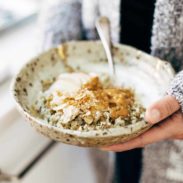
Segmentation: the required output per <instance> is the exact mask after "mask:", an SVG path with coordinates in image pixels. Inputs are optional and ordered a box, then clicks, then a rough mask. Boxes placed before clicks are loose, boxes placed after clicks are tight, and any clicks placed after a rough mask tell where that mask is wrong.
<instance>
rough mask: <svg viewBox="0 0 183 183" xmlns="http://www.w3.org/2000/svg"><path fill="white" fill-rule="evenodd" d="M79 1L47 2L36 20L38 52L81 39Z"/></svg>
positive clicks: (57, 0) (53, 0) (61, 0)
mask: <svg viewBox="0 0 183 183" xmlns="http://www.w3.org/2000/svg"><path fill="white" fill-rule="evenodd" d="M81 33H82V30H81V2H80V0H47V1H46V2H45V1H44V4H43V6H42V8H41V11H40V15H39V19H38V40H39V42H38V46H39V51H43V50H47V49H49V48H51V47H55V46H57V45H58V44H60V43H62V42H64V41H68V40H77V39H80V38H81Z"/></svg>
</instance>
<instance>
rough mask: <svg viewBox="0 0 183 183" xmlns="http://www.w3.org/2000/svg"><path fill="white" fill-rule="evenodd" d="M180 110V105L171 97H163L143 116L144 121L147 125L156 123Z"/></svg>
mask: <svg viewBox="0 0 183 183" xmlns="http://www.w3.org/2000/svg"><path fill="white" fill-rule="evenodd" d="M179 109H180V105H179V103H178V102H177V100H176V99H175V98H174V97H173V96H169V95H167V96H165V97H164V98H162V99H161V100H159V101H157V102H156V103H154V104H153V105H151V106H150V107H149V108H148V109H147V111H146V114H145V120H146V121H148V122H149V123H152V124H154V123H158V122H160V121H162V120H163V119H165V118H167V117H168V116H170V115H171V114H173V113H175V112H176V111H178V110H179Z"/></svg>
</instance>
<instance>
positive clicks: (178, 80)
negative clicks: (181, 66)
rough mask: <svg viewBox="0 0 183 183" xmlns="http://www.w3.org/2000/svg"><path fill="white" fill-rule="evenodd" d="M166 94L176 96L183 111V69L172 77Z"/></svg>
mask: <svg viewBox="0 0 183 183" xmlns="http://www.w3.org/2000/svg"><path fill="white" fill-rule="evenodd" d="M167 94H168V95H171V96H174V97H175V98H176V100H177V101H178V102H179V104H180V106H181V109H182V112H183V71H181V72H180V73H178V74H177V75H176V77H175V78H174V79H173V81H172V82H171V84H170V87H169V89H168V91H167Z"/></svg>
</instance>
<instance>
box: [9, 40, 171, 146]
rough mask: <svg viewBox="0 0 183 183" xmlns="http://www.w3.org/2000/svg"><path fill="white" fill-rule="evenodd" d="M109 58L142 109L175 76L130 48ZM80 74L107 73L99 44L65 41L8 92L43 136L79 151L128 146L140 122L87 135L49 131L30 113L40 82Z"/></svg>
mask: <svg viewBox="0 0 183 183" xmlns="http://www.w3.org/2000/svg"><path fill="white" fill-rule="evenodd" d="M113 55H114V60H115V67H116V78H117V79H116V82H118V84H119V85H121V86H126V87H131V88H133V89H134V90H135V92H136V94H137V96H138V98H139V100H140V101H141V103H142V104H143V105H144V106H145V107H147V106H148V105H149V104H151V103H152V102H154V101H156V100H157V99H159V98H160V97H161V96H162V95H164V93H165V91H166V89H167V86H168V84H169V82H170V80H171V79H172V78H173V76H174V72H173V69H172V68H171V66H170V65H169V64H168V63H167V62H165V61H161V60H160V59H158V58H154V57H152V56H150V55H148V54H146V53H143V52H141V51H139V50H137V49H135V48H132V47H129V46H126V45H120V44H115V45H114V48H113ZM71 71H84V72H95V73H98V74H99V75H100V74H101V73H108V65H107V60H106V56H105V53H104V50H103V47H102V45H101V43H100V42H95V41H86V42H84V41H79V42H74V41H73V42H67V43H64V44H62V45H61V46H59V47H58V48H53V49H51V50H49V51H47V52H45V53H43V54H41V55H39V56H38V57H36V58H34V59H32V60H31V61H29V62H28V63H27V64H26V65H25V66H23V67H22V69H21V70H20V72H19V73H18V74H17V75H16V77H15V78H14V81H13V87H12V90H13V91H12V92H13V96H14V99H15V101H16V104H17V106H18V109H19V110H20V112H21V113H22V114H23V115H24V116H25V118H26V119H27V121H28V122H30V123H31V125H32V126H33V127H34V128H36V130H37V131H38V132H40V133H41V134H44V135H46V136H47V137H49V138H51V139H54V140H57V141H60V142H64V143H68V144H72V145H78V146H86V147H98V146H105V145H112V144H116V143H121V142H124V141H127V140H129V139H131V138H134V137H135V136H137V135H139V134H141V133H142V132H144V131H145V130H147V129H148V128H149V127H150V125H148V124H147V123H146V122H145V121H143V122H137V123H135V124H133V125H128V126H125V127H120V128H113V129H108V130H97V131H95V130H93V131H88V132H81V131H74V130H68V129H61V128H58V127H54V126H51V125H49V124H47V123H46V122H44V120H42V119H40V118H39V117H38V116H36V115H35V114H34V113H32V112H31V106H32V104H33V103H34V102H35V100H36V99H37V96H38V93H39V91H42V90H43V86H42V83H43V81H45V80H51V79H52V78H55V77H57V76H58V75H59V74H60V73H62V72H71Z"/></svg>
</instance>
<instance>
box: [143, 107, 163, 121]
mask: <svg viewBox="0 0 183 183" xmlns="http://www.w3.org/2000/svg"><path fill="white" fill-rule="evenodd" d="M146 119H147V120H148V121H149V122H152V123H155V122H158V121H159V120H160V112H159V110H157V109H152V110H150V111H147V113H146Z"/></svg>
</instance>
